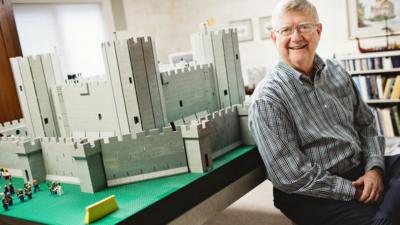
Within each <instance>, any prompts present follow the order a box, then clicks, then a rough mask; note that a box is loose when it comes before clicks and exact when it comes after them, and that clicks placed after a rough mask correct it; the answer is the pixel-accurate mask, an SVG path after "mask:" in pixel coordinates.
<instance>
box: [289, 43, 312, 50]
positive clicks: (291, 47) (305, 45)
mask: <svg viewBox="0 0 400 225" xmlns="http://www.w3.org/2000/svg"><path fill="white" fill-rule="evenodd" d="M307 46H308V44H303V45H297V46H289V47H288V48H289V49H290V50H299V49H303V48H306V47H307Z"/></svg>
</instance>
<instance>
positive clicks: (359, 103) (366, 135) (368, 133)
mask: <svg viewBox="0 0 400 225" xmlns="http://www.w3.org/2000/svg"><path fill="white" fill-rule="evenodd" d="M349 79H350V80H351V83H352V88H353V93H354V98H355V105H354V128H355V129H356V130H357V132H358V136H359V138H360V142H361V149H362V151H363V156H364V160H365V171H368V170H371V169H372V168H373V167H379V168H380V169H381V170H382V171H383V172H384V171H385V161H384V149H385V148H384V147H385V139H384V138H383V137H382V136H379V135H378V132H377V129H376V126H375V118H374V116H373V114H372V112H371V109H370V108H369V107H368V105H367V104H366V103H365V102H364V101H363V100H362V99H361V97H360V95H359V92H358V91H357V88H356V86H355V84H354V81H353V79H351V78H350V75H349Z"/></svg>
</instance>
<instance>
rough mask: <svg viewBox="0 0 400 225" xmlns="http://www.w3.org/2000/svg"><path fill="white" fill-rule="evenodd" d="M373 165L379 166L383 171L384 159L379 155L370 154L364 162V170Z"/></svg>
mask: <svg viewBox="0 0 400 225" xmlns="http://www.w3.org/2000/svg"><path fill="white" fill-rule="evenodd" d="M373 167H379V168H380V169H382V172H383V173H385V159H384V158H383V157H380V156H370V157H369V158H368V159H367V162H366V163H365V171H368V170H371V169H372V168H373Z"/></svg>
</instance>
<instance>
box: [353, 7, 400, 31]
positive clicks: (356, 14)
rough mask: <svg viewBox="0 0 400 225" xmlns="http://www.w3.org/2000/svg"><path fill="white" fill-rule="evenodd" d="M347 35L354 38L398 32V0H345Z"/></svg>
mask: <svg viewBox="0 0 400 225" xmlns="http://www.w3.org/2000/svg"><path fill="white" fill-rule="evenodd" d="M347 15H348V27H349V37H350V38H351V39H354V38H356V37H359V38H367V37H379V36H384V35H386V30H385V17H386V18H387V21H386V22H387V27H389V29H390V32H388V33H389V34H400V0H347Z"/></svg>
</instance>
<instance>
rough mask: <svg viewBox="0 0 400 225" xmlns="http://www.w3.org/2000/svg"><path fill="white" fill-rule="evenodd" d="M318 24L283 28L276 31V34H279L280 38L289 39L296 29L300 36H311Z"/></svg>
mask: <svg viewBox="0 0 400 225" xmlns="http://www.w3.org/2000/svg"><path fill="white" fill-rule="evenodd" d="M316 25H317V24H315V23H302V24H299V25H297V26H296V27H293V26H292V27H289V26H287V27H281V28H279V29H277V30H275V32H277V33H278V34H279V35H280V36H283V37H288V36H290V35H292V34H293V33H294V30H295V29H296V30H297V32H298V33H300V34H309V33H311V32H312V31H313V30H314V27H315V26H316Z"/></svg>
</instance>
